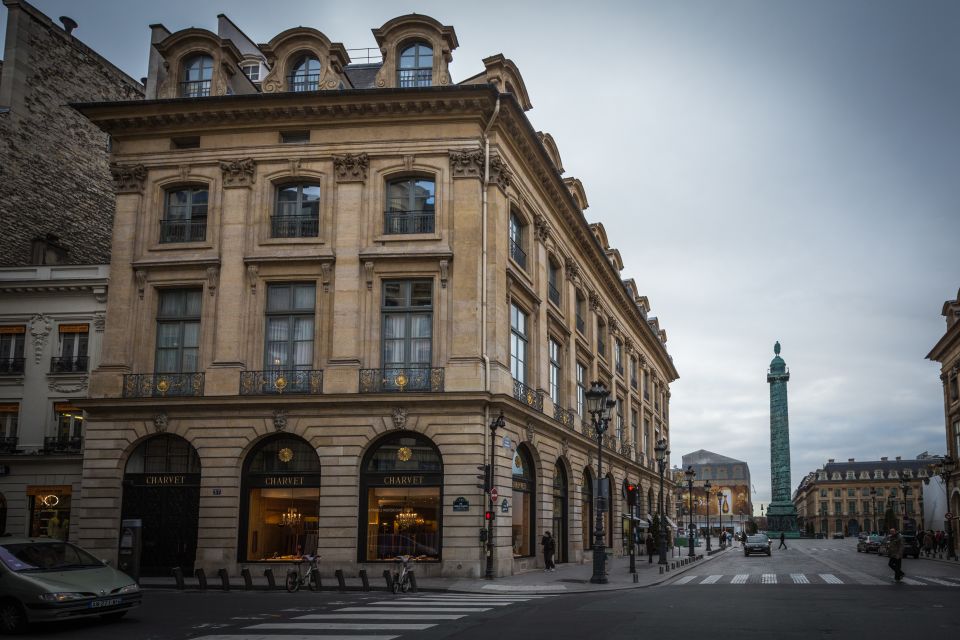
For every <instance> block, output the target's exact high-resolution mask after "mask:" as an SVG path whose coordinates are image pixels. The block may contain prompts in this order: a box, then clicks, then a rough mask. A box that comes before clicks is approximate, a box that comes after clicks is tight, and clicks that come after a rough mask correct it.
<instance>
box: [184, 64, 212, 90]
mask: <svg viewBox="0 0 960 640" xmlns="http://www.w3.org/2000/svg"><path fill="white" fill-rule="evenodd" d="M212 81H213V58H211V57H210V56H208V55H197V56H193V57H191V58H188V59H187V61H186V62H185V63H184V65H183V76H182V77H181V79H180V95H181V97H184V98H201V97H205V96H209V95H210V83H211V82H212Z"/></svg>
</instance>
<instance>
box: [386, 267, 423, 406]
mask: <svg viewBox="0 0 960 640" xmlns="http://www.w3.org/2000/svg"><path fill="white" fill-rule="evenodd" d="M382 311H383V368H384V378H385V379H388V380H389V382H385V383H384V384H385V385H393V384H396V382H395V381H396V380H397V378H399V379H400V380H401V381H405V380H408V379H411V380H422V381H423V382H424V383H425V384H427V385H429V383H430V376H423V375H415V376H409V375H408V376H406V377H403V376H401V375H400V374H402V373H403V371H404V370H407V369H415V370H420V369H429V368H430V365H431V363H432V361H433V360H432V359H433V354H432V346H433V282H431V281H430V280H391V281H387V282H384V283H383V309H382ZM427 388H429V386H427Z"/></svg>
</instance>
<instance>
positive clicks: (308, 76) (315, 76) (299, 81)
mask: <svg viewBox="0 0 960 640" xmlns="http://www.w3.org/2000/svg"><path fill="white" fill-rule="evenodd" d="M319 88H320V74H319V73H297V74H294V75H291V76H288V77H287V91H316V90H318V89H319Z"/></svg>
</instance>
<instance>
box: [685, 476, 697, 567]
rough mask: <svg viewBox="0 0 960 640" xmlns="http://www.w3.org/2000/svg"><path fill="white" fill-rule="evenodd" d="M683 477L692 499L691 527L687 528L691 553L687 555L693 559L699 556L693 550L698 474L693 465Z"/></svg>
mask: <svg viewBox="0 0 960 640" xmlns="http://www.w3.org/2000/svg"><path fill="white" fill-rule="evenodd" d="M683 475H684V476H686V478H687V495H688V496H689V498H690V526H689V527H688V528H687V531H688V532H689V536H688V538H689V539H688V540H687V542H688V543H689V546H690V551H689V552H688V553H687V555H688V556H690V557H691V558H692V557H694V556H695V555H697V554H696V552H695V551H694V550H693V532H694V530H695V529H694V525H693V477H694V476H695V475H697V472H696V471H694V470H693V465H690V466H689V467H687V470H686V471H684V472H683Z"/></svg>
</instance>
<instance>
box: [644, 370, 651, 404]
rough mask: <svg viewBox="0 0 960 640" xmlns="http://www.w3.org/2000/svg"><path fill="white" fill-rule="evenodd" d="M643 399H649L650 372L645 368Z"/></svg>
mask: <svg viewBox="0 0 960 640" xmlns="http://www.w3.org/2000/svg"><path fill="white" fill-rule="evenodd" d="M643 399H644V400H649V399H650V372H649V371H647V370H646V369H644V371H643Z"/></svg>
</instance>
